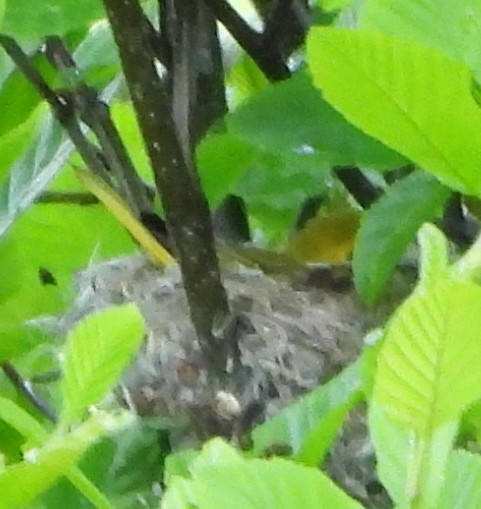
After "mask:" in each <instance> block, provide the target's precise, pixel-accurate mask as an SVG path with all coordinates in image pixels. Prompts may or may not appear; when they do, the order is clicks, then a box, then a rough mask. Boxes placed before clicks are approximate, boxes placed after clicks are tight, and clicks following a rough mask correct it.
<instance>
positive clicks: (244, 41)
mask: <svg viewBox="0 0 481 509" xmlns="http://www.w3.org/2000/svg"><path fill="white" fill-rule="evenodd" d="M204 3H205V4H206V5H208V6H209V7H210V8H211V9H212V12H213V13H214V15H215V17H216V18H217V19H218V20H219V21H220V22H221V23H222V24H223V25H224V26H225V28H226V29H227V30H228V31H229V32H230V34H231V35H232V37H234V39H235V40H236V41H237V42H238V43H239V45H240V46H241V47H242V48H243V49H244V50H245V51H246V53H248V54H249V56H250V57H251V58H252V59H253V60H254V62H255V63H256V64H257V65H258V66H259V68H260V69H261V71H262V72H263V73H264V74H265V76H266V77H267V79H268V80H270V81H280V80H283V79H286V78H289V76H290V71H289V68H288V67H287V65H286V63H285V62H284V59H283V57H282V55H281V53H280V52H279V50H278V48H277V47H276V46H271V47H269V46H267V45H266V44H264V36H263V34H262V33H259V32H256V31H255V30H254V29H253V28H252V27H251V26H250V25H249V24H248V23H247V22H246V21H245V20H244V19H243V18H242V17H241V16H240V15H239V13H238V12H237V11H236V10H235V9H234V8H233V7H232V6H231V5H230V4H229V3H228V2H226V1H225V0H204Z"/></svg>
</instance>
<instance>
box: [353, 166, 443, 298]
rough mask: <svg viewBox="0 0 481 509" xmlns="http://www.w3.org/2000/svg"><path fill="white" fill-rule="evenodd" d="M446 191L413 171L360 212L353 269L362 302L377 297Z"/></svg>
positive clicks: (427, 176)
mask: <svg viewBox="0 0 481 509" xmlns="http://www.w3.org/2000/svg"><path fill="white" fill-rule="evenodd" d="M449 194H450V192H449V190H448V189H447V188H446V187H444V186H443V185H441V184H440V183H439V182H438V181H437V180H436V179H435V178H433V177H432V176H431V175H428V174H425V173H421V172H415V173H412V174H411V175H408V176H407V177H405V178H404V179H402V180H400V181H397V182H396V183H394V184H393V185H392V186H391V187H390V188H388V190H387V191H386V193H385V194H384V195H383V196H382V197H381V198H379V200H377V201H376V202H375V203H374V205H372V206H371V208H370V209H369V210H368V211H367V212H366V213H365V214H364V216H363V219H362V221H361V227H360V229H359V231H358V234H357V237H356V243H355V246H354V253H353V270H354V283H355V285H356V289H357V291H358V292H359V293H360V295H361V297H362V299H363V300H364V302H365V303H366V304H368V305H373V304H374V303H375V302H376V301H377V300H378V299H379V298H380V297H381V295H382V293H383V291H384V289H385V287H386V285H387V283H388V281H389V279H390V278H391V276H392V275H393V273H394V270H395V268H396V264H397V262H398V261H399V259H400V257H401V256H402V255H403V254H404V252H405V251H406V248H407V247H408V245H409V243H410V242H412V241H413V240H414V237H415V234H416V232H417V231H418V229H419V227H420V226H421V225H422V224H423V223H424V222H425V221H430V220H432V219H434V218H435V217H436V216H438V215H439V214H440V213H441V212H442V206H443V205H444V203H445V201H446V200H447V198H448V197H449ZM373 267H375V270H373Z"/></svg>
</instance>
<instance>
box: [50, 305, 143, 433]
mask: <svg viewBox="0 0 481 509" xmlns="http://www.w3.org/2000/svg"><path fill="white" fill-rule="evenodd" d="M143 330H144V325H143V319H142V315H141V314H140V311H139V310H138V308H137V307H136V306H135V305H134V304H126V305H123V306H117V307H111V308H107V309H105V310H103V311H100V312H98V313H94V314H91V315H89V316H87V317H86V318H85V319H83V320H82V321H81V322H80V323H79V324H78V325H77V326H76V327H75V328H74V329H73V330H72V331H71V332H70V333H69V335H68V337H67V341H66V344H65V347H64V350H63V356H64V361H63V379H62V382H61V393H62V397H63V407H62V411H61V415H60V422H62V424H63V425H64V426H69V425H71V424H72V423H74V422H76V421H78V420H79V419H80V418H82V417H83V415H84V413H85V411H86V410H87V408H88V407H89V406H90V405H94V404H96V403H98V402H99V400H101V399H102V398H103V397H104V396H105V394H106V393H107V392H108V391H109V390H110V389H112V387H113V386H114V385H115V383H116V382H117V381H118V379H119V377H120V375H121V373H122V371H123V370H124V369H125V368H126V367H127V366H128V364H129V362H131V360H132V358H133V356H134V355H135V353H136V351H137V350H138V348H139V345H140V343H141V341H142V339H143Z"/></svg>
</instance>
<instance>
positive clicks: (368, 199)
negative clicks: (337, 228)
mask: <svg viewBox="0 0 481 509" xmlns="http://www.w3.org/2000/svg"><path fill="white" fill-rule="evenodd" d="M334 173H335V174H336V176H337V178H338V179H339V180H340V181H341V182H342V184H343V185H344V187H345V188H346V189H347V190H348V191H349V192H350V193H351V194H352V196H353V197H354V199H355V200H356V201H357V203H359V205H361V207H362V208H364V209H368V208H369V207H370V206H371V205H372V204H373V203H374V202H375V201H376V200H377V199H378V198H379V197H380V196H381V191H380V190H379V189H377V188H376V186H374V185H373V184H372V183H371V182H370V181H369V179H368V178H367V177H366V176H365V175H364V174H363V173H362V171H361V170H360V169H359V168H357V167H356V166H335V167H334Z"/></svg>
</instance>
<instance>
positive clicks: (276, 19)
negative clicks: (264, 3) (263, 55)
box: [263, 0, 311, 57]
mask: <svg viewBox="0 0 481 509" xmlns="http://www.w3.org/2000/svg"><path fill="white" fill-rule="evenodd" d="M265 20H266V21H265V28H264V32H263V44H264V45H265V46H266V47H268V48H269V47H270V48H273V47H275V48H277V50H278V51H279V52H280V53H281V54H282V55H284V56H286V57H287V56H289V55H290V54H291V53H292V51H294V50H295V49H296V48H297V47H298V46H300V45H301V44H302V42H303V41H304V39H305V36H306V33H307V31H308V29H309V26H310V24H311V20H310V17H309V7H308V4H307V2H306V0H274V1H273V2H272V8H271V9H270V11H269V12H268V13H266V15H265Z"/></svg>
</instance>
